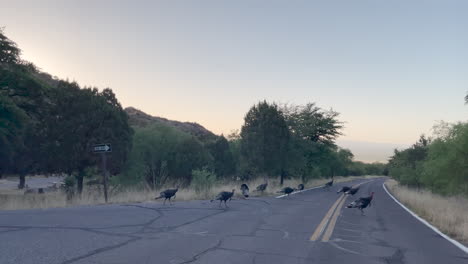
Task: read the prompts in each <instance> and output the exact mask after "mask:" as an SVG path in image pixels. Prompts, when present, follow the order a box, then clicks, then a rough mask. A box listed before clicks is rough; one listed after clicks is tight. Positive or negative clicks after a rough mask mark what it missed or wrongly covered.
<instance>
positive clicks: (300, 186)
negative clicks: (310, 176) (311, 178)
mask: <svg viewBox="0 0 468 264" xmlns="http://www.w3.org/2000/svg"><path fill="white" fill-rule="evenodd" d="M297 189H298V190H299V191H302V190H304V184H302V183H301V184H299V185H298V186H297Z"/></svg>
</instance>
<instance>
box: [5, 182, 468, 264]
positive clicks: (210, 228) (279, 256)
mask: <svg viewBox="0 0 468 264" xmlns="http://www.w3.org/2000/svg"><path fill="white" fill-rule="evenodd" d="M365 181H366V180H361V181H354V182H353V183H352V184H358V183H362V182H365ZM382 183H383V179H377V180H373V181H371V182H366V183H363V184H362V185H361V190H360V192H359V193H358V194H356V196H355V197H346V198H341V197H342V195H341V194H337V193H336V190H337V189H339V188H340V187H341V186H343V184H336V185H335V186H333V187H332V189H331V191H326V190H324V189H314V190H310V191H306V192H302V193H298V194H295V195H291V196H289V197H284V198H280V199H276V198H273V197H269V198H251V199H247V200H241V199H236V200H233V201H231V202H230V204H229V206H230V207H229V208H227V209H224V208H219V207H218V204H217V203H216V202H213V203H210V202H209V201H190V202H176V204H175V205H173V206H169V205H166V206H163V205H162V203H159V202H157V203H156V202H154V203H153V202H148V203H139V204H128V205H106V206H89V207H77V208H65V209H47V210H21V211H2V212H0V263H2V264H3V263H22V264H28V263H34V264H42V263H46V264H53V263H77V264H78V263H132V264H140V263H143V264H144V263H176V264H177V263H242V264H246V263H256V264H260V263H288V264H294V263H362V264H365V263H372V264H374V263H409V264H417V263H421V264H423V263H424V264H427V263H436V264H441V263H443V264H450V263H465V264H466V263H468V254H466V253H464V252H463V251H461V250H460V249H458V248H457V247H455V246H454V245H452V244H451V243H449V242H447V241H446V240H445V239H444V238H442V237H441V236H439V235H438V234H436V233H435V232H434V231H432V230H431V229H429V228H428V227H426V226H425V225H423V224H421V223H420V222H419V221H418V220H416V219H415V218H414V217H412V216H411V215H410V214H409V213H408V212H406V211H405V210H403V209H402V208H401V207H400V206H399V205H397V204H396V203H395V202H394V201H393V200H392V199H391V198H390V197H389V196H388V195H387V194H386V192H385V191H384V190H383V188H382ZM370 191H374V192H375V199H374V203H373V205H372V207H371V208H368V209H367V210H366V215H365V216H362V215H361V213H360V212H359V211H358V210H357V209H347V208H345V205H346V204H348V203H349V202H351V201H352V200H354V199H356V198H357V197H359V196H367V195H368V193H369V192H370ZM335 208H336V209H335Z"/></svg>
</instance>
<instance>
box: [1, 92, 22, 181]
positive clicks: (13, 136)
mask: <svg viewBox="0 0 468 264" xmlns="http://www.w3.org/2000/svg"><path fill="white" fill-rule="evenodd" d="M27 121H28V117H27V115H26V113H25V112H24V111H23V110H22V109H20V108H18V107H17V106H16V104H15V103H14V102H13V101H12V100H11V99H10V98H9V97H7V96H4V95H2V94H1V93H0V178H1V174H2V172H3V171H6V168H7V167H11V166H12V165H13V160H14V156H15V154H16V153H17V151H18V150H19V146H21V145H22V144H23V141H22V140H23V134H24V128H25V127H26V122H27Z"/></svg>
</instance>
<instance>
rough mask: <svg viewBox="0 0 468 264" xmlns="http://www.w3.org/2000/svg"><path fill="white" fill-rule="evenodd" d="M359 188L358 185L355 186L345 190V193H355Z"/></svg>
mask: <svg viewBox="0 0 468 264" xmlns="http://www.w3.org/2000/svg"><path fill="white" fill-rule="evenodd" d="M359 188H360V187H359V186H358V187H356V188H351V189H349V190H348V191H347V192H346V194H351V195H355V194H356V193H357V192H358V191H359Z"/></svg>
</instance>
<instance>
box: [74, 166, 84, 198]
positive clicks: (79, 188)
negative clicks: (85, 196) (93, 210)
mask: <svg viewBox="0 0 468 264" xmlns="http://www.w3.org/2000/svg"><path fill="white" fill-rule="evenodd" d="M83 178H84V171H83V170H80V171H78V175H77V176H76V187H77V191H78V195H79V196H80V197H81V193H82V192H83Z"/></svg>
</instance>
